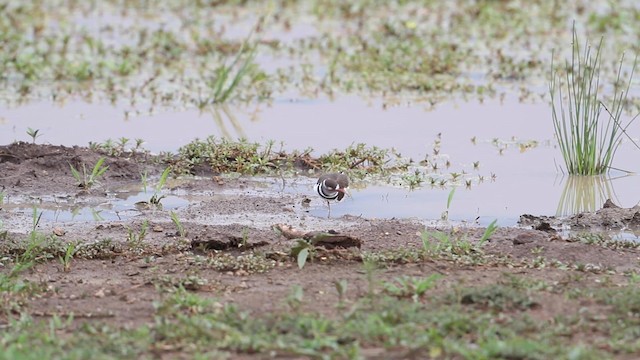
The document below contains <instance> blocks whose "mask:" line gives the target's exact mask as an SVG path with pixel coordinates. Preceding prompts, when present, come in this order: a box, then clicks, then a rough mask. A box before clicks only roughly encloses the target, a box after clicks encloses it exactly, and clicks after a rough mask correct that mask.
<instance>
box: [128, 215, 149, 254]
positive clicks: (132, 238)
mask: <svg viewBox="0 0 640 360" xmlns="http://www.w3.org/2000/svg"><path fill="white" fill-rule="evenodd" d="M148 230H149V221H148V220H145V221H143V222H142V226H140V230H138V231H137V232H136V231H135V230H134V229H132V228H127V247H128V248H129V250H132V251H140V250H142V249H143V241H144V238H145V237H146V236H147V231H148Z"/></svg>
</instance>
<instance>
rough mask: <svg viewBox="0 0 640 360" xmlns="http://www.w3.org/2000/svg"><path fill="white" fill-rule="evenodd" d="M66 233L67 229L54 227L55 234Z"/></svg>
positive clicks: (61, 234)
mask: <svg viewBox="0 0 640 360" xmlns="http://www.w3.org/2000/svg"><path fill="white" fill-rule="evenodd" d="M64 234H66V231H64V229H63V228H61V227H57V226H56V227H54V228H53V235H55V236H64Z"/></svg>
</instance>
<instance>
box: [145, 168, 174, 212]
mask: <svg viewBox="0 0 640 360" xmlns="http://www.w3.org/2000/svg"><path fill="white" fill-rule="evenodd" d="M170 172H171V168H166V169H164V171H163V172H162V175H160V180H159V181H158V184H156V187H155V191H154V193H153V195H152V196H151V199H149V204H151V205H155V206H157V207H162V204H161V203H160V201H162V199H164V198H165V195H160V192H161V191H162V188H163V187H164V184H166V182H167V177H168V176H169V173H170ZM143 180H144V182H146V177H145V178H143ZM144 187H145V188H146V185H144Z"/></svg>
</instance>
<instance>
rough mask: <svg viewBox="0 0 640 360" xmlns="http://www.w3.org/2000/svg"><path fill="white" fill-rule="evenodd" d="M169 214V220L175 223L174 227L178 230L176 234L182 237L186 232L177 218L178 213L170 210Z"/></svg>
mask: <svg viewBox="0 0 640 360" xmlns="http://www.w3.org/2000/svg"><path fill="white" fill-rule="evenodd" d="M169 214H170V216H171V222H173V225H175V226H176V229H177V230H178V234H179V235H180V237H181V238H184V237H185V236H186V235H187V232H186V231H185V229H184V226H182V223H181V222H180V219H179V218H178V214H176V213H175V212H173V211H171V212H170V213H169Z"/></svg>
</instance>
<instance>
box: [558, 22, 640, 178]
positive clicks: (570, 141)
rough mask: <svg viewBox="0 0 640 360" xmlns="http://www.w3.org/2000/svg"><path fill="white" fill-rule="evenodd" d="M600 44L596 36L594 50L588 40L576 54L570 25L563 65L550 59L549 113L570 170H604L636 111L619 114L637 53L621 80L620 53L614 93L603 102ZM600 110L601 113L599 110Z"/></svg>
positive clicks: (593, 172)
mask: <svg viewBox="0 0 640 360" xmlns="http://www.w3.org/2000/svg"><path fill="white" fill-rule="evenodd" d="M602 44H603V40H602V39H601V40H600V42H599V43H598V46H597V47H596V48H595V53H594V49H593V48H592V47H591V46H590V45H589V44H588V42H587V43H585V47H584V50H583V52H582V55H581V49H580V45H579V42H578V36H577V34H576V30H575V27H574V29H573V43H572V52H571V61H570V62H569V61H565V65H564V69H559V68H557V67H556V66H554V64H553V60H552V63H551V80H550V83H549V94H550V96H551V115H552V118H553V125H554V129H555V134H556V137H557V138H558V142H559V145H560V150H561V152H562V156H563V159H564V162H565V165H566V167H567V171H568V172H569V174H574V175H597V174H603V173H605V172H607V171H608V170H609V169H610V168H611V162H612V161H613V158H614V156H615V154H616V151H617V150H618V147H619V146H620V143H621V140H622V139H621V137H622V136H623V135H624V134H625V133H626V129H627V128H628V127H629V125H631V123H632V122H633V121H634V120H635V119H636V117H637V116H636V117H634V118H632V119H631V120H629V121H628V122H625V123H623V122H622V119H621V118H622V111H623V110H624V105H625V103H626V102H627V96H628V94H629V87H630V85H631V80H632V78H633V73H634V71H635V67H636V63H637V58H636V61H635V62H634V65H633V68H632V69H631V73H630V74H629V79H628V81H626V82H622V64H623V60H624V56H622V58H621V59H620V65H619V67H618V70H617V76H616V79H615V82H614V84H613V87H614V88H613V99H612V100H611V101H612V102H611V106H610V107H607V106H605V104H604V103H603V101H602V100H601V96H600V94H599V91H600V63H601V58H600V54H601V50H602ZM562 70H563V71H562ZM563 78H564V81H565V83H564V84H562V80H563ZM602 110H605V112H606V114H602Z"/></svg>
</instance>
